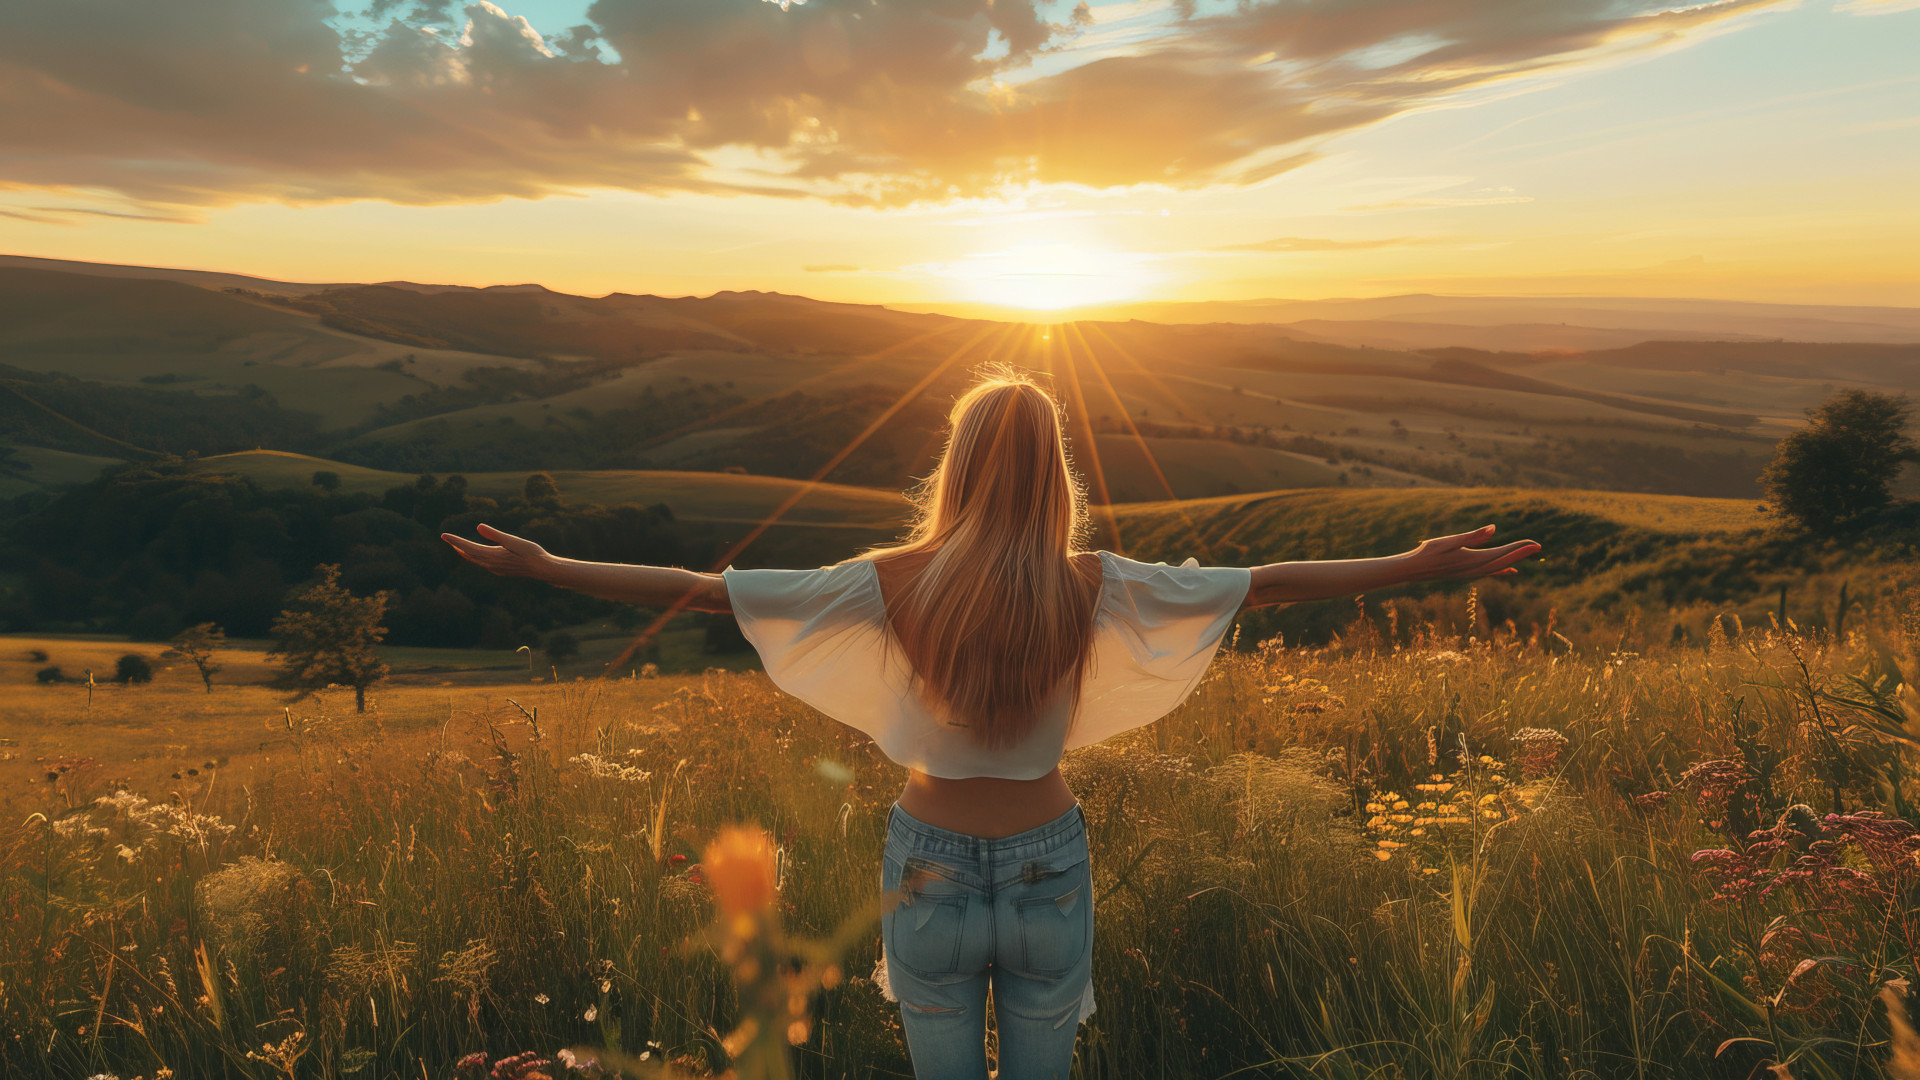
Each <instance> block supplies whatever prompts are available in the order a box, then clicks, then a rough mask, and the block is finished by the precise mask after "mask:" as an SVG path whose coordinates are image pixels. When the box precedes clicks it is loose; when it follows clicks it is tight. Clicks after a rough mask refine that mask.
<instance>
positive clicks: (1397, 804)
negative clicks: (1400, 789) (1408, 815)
mask: <svg viewBox="0 0 1920 1080" xmlns="http://www.w3.org/2000/svg"><path fill="white" fill-rule="evenodd" d="M1407 805H1408V803H1407V800H1405V799H1397V800H1395V801H1394V804H1393V808H1394V809H1395V810H1405V809H1406V808H1407Z"/></svg>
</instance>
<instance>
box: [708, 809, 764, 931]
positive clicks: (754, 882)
mask: <svg viewBox="0 0 1920 1080" xmlns="http://www.w3.org/2000/svg"><path fill="white" fill-rule="evenodd" d="M700 864H701V869H702V870H703V871H704V872H705V875H706V879H707V883H708V885H709V886H710V887H711V888H712V889H713V899H714V902H715V903H717V904H719V905H720V910H721V911H723V912H725V913H727V914H729V915H739V914H747V913H750V912H756V911H767V910H769V909H771V908H772V907H773V896H774V872H775V870H774V856H773V838H772V837H771V836H768V835H767V833H766V830H764V829H758V828H745V827H742V826H737V825H736V826H731V827H729V828H725V829H722V830H720V835H718V836H716V837H714V839H713V842H712V843H710V844H708V845H707V849H706V851H705V853H703V854H702V855H701V856H700Z"/></svg>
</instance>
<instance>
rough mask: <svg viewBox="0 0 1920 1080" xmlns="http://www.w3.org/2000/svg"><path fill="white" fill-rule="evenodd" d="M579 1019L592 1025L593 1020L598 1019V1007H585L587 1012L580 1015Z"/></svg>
mask: <svg viewBox="0 0 1920 1080" xmlns="http://www.w3.org/2000/svg"><path fill="white" fill-rule="evenodd" d="M580 1019H582V1020H585V1021H586V1022H587V1023H589V1024H591V1023H593V1022H594V1021H595V1020H598V1019H600V1006H598V1005H589V1006H587V1011H586V1012H583V1013H581V1014H580Z"/></svg>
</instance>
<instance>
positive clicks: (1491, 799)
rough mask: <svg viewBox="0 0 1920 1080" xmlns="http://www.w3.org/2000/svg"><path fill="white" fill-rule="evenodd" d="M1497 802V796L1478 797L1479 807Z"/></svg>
mask: <svg viewBox="0 0 1920 1080" xmlns="http://www.w3.org/2000/svg"><path fill="white" fill-rule="evenodd" d="M1499 801H1500V796H1498V795H1482V796H1480V805H1481V806H1487V805H1489V804H1491V803H1497V802H1499Z"/></svg>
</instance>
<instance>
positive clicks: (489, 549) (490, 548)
mask: <svg viewBox="0 0 1920 1080" xmlns="http://www.w3.org/2000/svg"><path fill="white" fill-rule="evenodd" d="M476 531H478V532H479V533H480V535H481V536H484V537H486V538H487V539H489V540H492V541H493V543H491V544H476V543H474V542H473V541H471V540H468V539H466V538H465V537H460V536H455V535H453V534H452V533H441V534H440V539H442V540H445V541H446V542H447V543H448V544H449V545H451V546H452V547H453V550H455V551H457V552H459V553H460V557H461V558H463V559H465V560H467V561H468V562H470V563H473V564H474V565H476V566H478V567H480V568H481V569H483V570H488V571H491V572H492V573H495V574H499V575H500V576H502V577H530V578H541V579H545V578H547V577H549V576H550V575H551V573H552V570H553V567H554V564H555V563H556V561H557V560H555V559H554V557H553V556H552V555H549V554H547V549H546V548H543V547H541V546H540V545H539V544H536V543H534V542H533V541H531V540H528V539H527V538H525V537H523V536H515V535H513V534H512V533H504V532H501V531H500V530H499V529H496V528H494V527H493V526H491V525H481V526H480V527H479V528H478V529H477V530H476Z"/></svg>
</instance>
